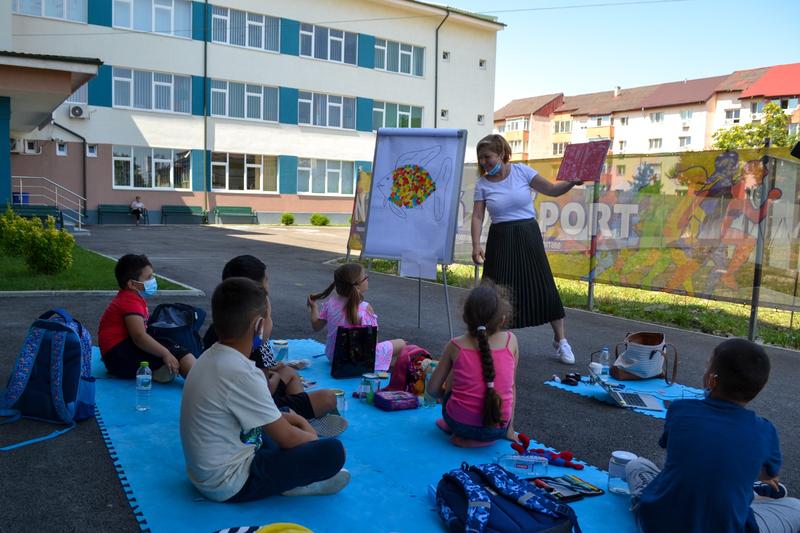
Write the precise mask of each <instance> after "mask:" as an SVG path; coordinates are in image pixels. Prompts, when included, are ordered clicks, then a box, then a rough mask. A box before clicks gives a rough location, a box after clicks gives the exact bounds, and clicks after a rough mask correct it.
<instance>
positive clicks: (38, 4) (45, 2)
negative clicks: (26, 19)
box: [11, 0, 87, 22]
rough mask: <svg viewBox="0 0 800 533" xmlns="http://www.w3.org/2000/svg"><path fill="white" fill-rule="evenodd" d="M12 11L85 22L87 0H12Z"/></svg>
mask: <svg viewBox="0 0 800 533" xmlns="http://www.w3.org/2000/svg"><path fill="white" fill-rule="evenodd" d="M11 4H12V10H13V11H14V13H19V14H21V15H33V16H35V17H48V18H56V19H63V20H71V21H74V22H86V20H87V17H86V4H87V0H66V1H65V0H14V1H13V2H12V3H11Z"/></svg>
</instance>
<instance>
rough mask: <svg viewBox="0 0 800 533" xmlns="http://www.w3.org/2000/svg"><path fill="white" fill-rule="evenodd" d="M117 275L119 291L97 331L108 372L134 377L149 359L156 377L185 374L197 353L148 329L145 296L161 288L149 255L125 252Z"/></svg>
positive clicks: (162, 380)
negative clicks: (155, 335)
mask: <svg viewBox="0 0 800 533" xmlns="http://www.w3.org/2000/svg"><path fill="white" fill-rule="evenodd" d="M114 275H115V276H116V278H117V284H118V285H119V292H118V293H117V295H116V296H115V297H114V299H113V300H111V303H109V304H108V307H106V310H105V311H104V312H103V316H101V317H100V326H99V328H98V333H97V338H98V342H99V344H100V354H101V356H102V359H103V364H105V366H106V369H107V370H108V373H109V374H113V375H114V376H116V377H119V378H124V379H133V378H135V377H136V371H137V370H138V369H139V365H140V363H141V362H143V361H147V362H148V364H149V365H150V369H151V370H152V371H153V380H154V381H157V382H160V383H168V382H170V381H172V380H173V379H174V378H175V376H176V375H178V374H179V373H180V374H181V375H182V376H184V377H186V375H187V374H188V373H189V370H191V368H192V366H193V365H194V362H195V357H194V355H193V354H192V353H190V352H189V350H187V349H186V348H185V347H183V346H180V345H179V344H175V343H173V342H171V341H170V340H169V339H154V338H153V337H151V336H150V335H148V333H147V318H148V316H149V312H148V309H147V302H146V301H145V297H147V296H152V295H154V294H155V293H156V290H157V288H158V282H157V281H156V277H155V275H154V274H153V266H152V265H151V264H150V260H149V259H147V256H146V255H135V254H128V255H123V256H122V257H120V258H119V260H118V261H117V264H116V266H115V267H114Z"/></svg>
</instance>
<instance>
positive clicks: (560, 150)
mask: <svg viewBox="0 0 800 533" xmlns="http://www.w3.org/2000/svg"><path fill="white" fill-rule="evenodd" d="M568 144H569V143H553V155H563V154H564V150H565V149H566V148H567V145H568Z"/></svg>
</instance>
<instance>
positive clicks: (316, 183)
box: [297, 158, 355, 196]
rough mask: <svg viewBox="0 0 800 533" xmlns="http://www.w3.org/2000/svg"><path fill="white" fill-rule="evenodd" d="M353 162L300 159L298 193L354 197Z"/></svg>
mask: <svg viewBox="0 0 800 533" xmlns="http://www.w3.org/2000/svg"><path fill="white" fill-rule="evenodd" d="M354 167H355V163H354V162H353V161H335V160H330V159H308V158H300V159H298V161H297V192H298V193H300V194H329V195H347V196H352V194H353V190H354V176H355V172H354Z"/></svg>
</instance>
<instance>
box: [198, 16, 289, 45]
mask: <svg viewBox="0 0 800 533" xmlns="http://www.w3.org/2000/svg"><path fill="white" fill-rule="evenodd" d="M280 25H281V21H280V19H279V18H277V17H270V16H269V15H261V14H259V13H250V12H246V11H239V10H237V9H228V8H227V7H219V6H213V7H212V8H211V41H212V42H215V43H220V44H229V45H232V46H242V47H245V48H252V49H254V50H267V51H269V52H279V51H280Z"/></svg>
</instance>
